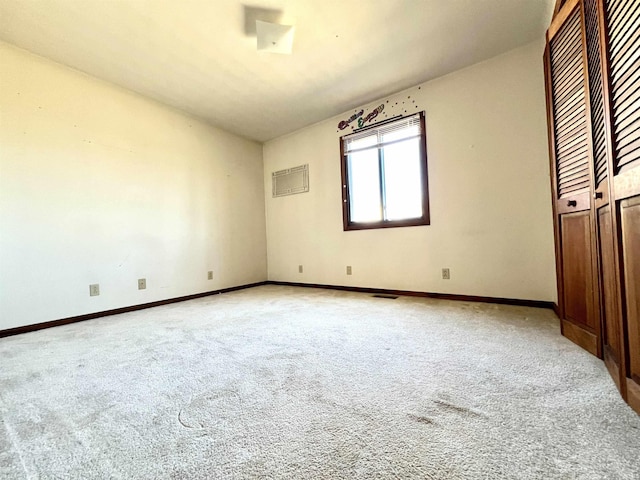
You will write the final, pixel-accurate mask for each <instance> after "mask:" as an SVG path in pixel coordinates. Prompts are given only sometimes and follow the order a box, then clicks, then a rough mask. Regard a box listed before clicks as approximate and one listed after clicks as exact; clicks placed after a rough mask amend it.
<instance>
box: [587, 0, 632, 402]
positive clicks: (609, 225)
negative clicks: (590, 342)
mask: <svg viewBox="0 0 640 480" xmlns="http://www.w3.org/2000/svg"><path fill="white" fill-rule="evenodd" d="M599 2H600V0H584V17H585V35H586V40H587V66H588V68H587V70H588V76H589V105H590V115H591V143H592V148H593V150H592V152H593V164H592V169H593V170H592V178H593V182H594V195H593V201H594V211H595V224H596V235H597V246H598V248H597V249H596V251H597V259H598V274H599V280H600V281H599V282H598V285H599V305H600V311H599V313H600V322H601V326H602V327H601V328H602V345H603V352H602V353H603V357H604V361H605V364H606V365H607V368H608V370H609V372H610V374H611V377H612V378H613V379H614V381H615V382H616V385H617V387H618V389H619V390H620V389H621V378H620V375H621V373H620V372H621V370H620V364H621V361H622V358H623V350H622V349H621V341H622V335H621V330H622V323H621V321H620V315H619V308H618V307H619V305H618V301H619V295H618V285H617V280H616V278H617V272H616V263H615V255H616V247H615V244H614V241H615V233H614V221H613V216H612V215H613V213H612V210H611V204H610V202H609V148H608V147H609V145H608V142H607V128H606V125H607V119H606V114H605V103H604V102H605V100H604V96H605V91H604V75H603V70H602V56H603V55H602V42H601V26H600V17H601V14H600V11H599V8H600V6H599Z"/></svg>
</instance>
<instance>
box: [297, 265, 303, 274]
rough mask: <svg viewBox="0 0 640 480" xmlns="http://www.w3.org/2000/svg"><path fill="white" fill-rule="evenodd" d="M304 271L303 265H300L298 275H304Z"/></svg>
mask: <svg viewBox="0 0 640 480" xmlns="http://www.w3.org/2000/svg"><path fill="white" fill-rule="evenodd" d="M303 270H304V268H302V265H298V273H302V272H303Z"/></svg>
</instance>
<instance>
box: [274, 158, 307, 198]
mask: <svg viewBox="0 0 640 480" xmlns="http://www.w3.org/2000/svg"><path fill="white" fill-rule="evenodd" d="M271 181H272V185H273V197H274V198H275V197H282V196H284V195H293V194H294V193H304V192H308V191H309V165H308V164H307V165H300V166H299V167H293V168H287V169H286V170H280V171H278V172H273V173H272V174H271Z"/></svg>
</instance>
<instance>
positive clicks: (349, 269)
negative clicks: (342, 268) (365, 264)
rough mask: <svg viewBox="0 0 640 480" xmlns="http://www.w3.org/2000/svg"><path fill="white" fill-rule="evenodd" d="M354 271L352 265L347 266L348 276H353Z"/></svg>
mask: <svg viewBox="0 0 640 480" xmlns="http://www.w3.org/2000/svg"><path fill="white" fill-rule="evenodd" d="M352 272H353V271H352V270H351V265H347V275H351V274H352Z"/></svg>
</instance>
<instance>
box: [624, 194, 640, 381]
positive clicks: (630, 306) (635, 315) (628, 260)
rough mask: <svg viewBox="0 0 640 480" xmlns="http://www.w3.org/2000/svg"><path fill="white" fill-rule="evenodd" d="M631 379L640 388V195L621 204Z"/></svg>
mask: <svg viewBox="0 0 640 480" xmlns="http://www.w3.org/2000/svg"><path fill="white" fill-rule="evenodd" d="M620 229H621V236H622V267H623V277H624V296H625V298H624V300H625V302H624V303H625V310H626V320H627V321H626V330H627V331H626V334H627V335H626V337H627V346H628V348H627V352H628V354H627V355H628V365H627V376H628V377H629V378H630V379H631V380H633V381H635V382H636V383H637V384H640V195H639V196H636V197H632V198H628V199H625V200H623V201H621V202H620Z"/></svg>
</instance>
